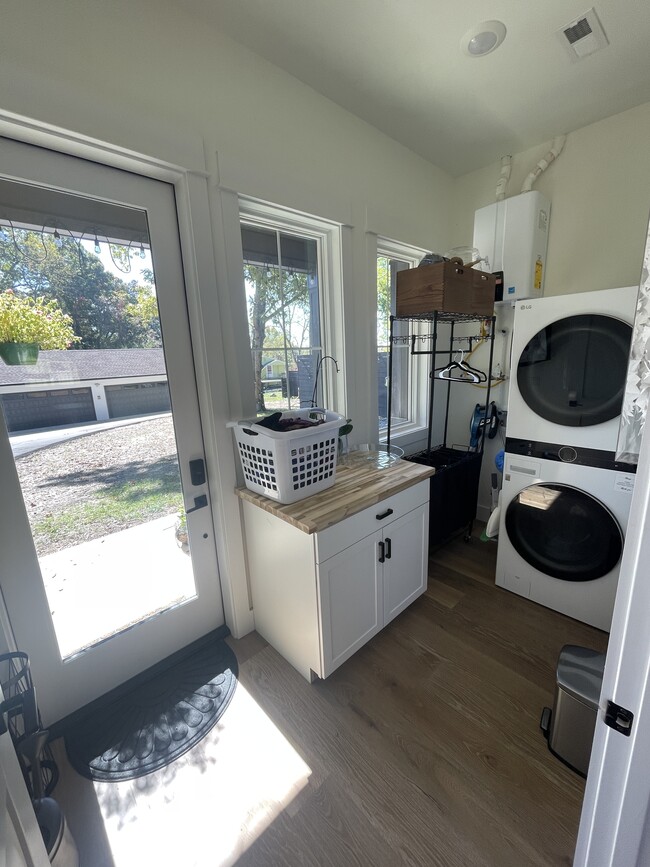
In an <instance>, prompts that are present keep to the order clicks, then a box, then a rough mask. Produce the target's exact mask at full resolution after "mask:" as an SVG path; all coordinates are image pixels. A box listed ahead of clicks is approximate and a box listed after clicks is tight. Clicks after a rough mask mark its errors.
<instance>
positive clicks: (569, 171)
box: [449, 103, 650, 517]
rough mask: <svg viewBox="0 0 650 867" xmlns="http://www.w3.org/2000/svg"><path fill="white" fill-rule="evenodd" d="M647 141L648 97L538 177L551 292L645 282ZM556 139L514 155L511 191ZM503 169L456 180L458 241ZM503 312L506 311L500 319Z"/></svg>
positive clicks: (582, 135)
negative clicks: (546, 207)
mask: <svg viewBox="0 0 650 867" xmlns="http://www.w3.org/2000/svg"><path fill="white" fill-rule="evenodd" d="M560 132H562V131H561V130H558V133H560ZM648 140H650V103H646V104H645V105H642V106H639V107H637V108H634V109H630V110H629V111H625V112H622V113H621V114H617V115H614V116H613V117H610V118H607V119H605V120H603V121H600V122H599V123H595V124H592V125H591V126H588V127H584V128H583V129H579V130H577V131H576V132H572V133H571V134H570V135H569V136H568V137H567V140H566V144H565V147H564V150H563V152H562V154H561V155H560V156H559V158H558V159H557V161H556V162H554V163H552V164H551V166H550V167H549V168H548V170H547V171H546V172H545V173H544V174H543V175H541V177H540V178H539V180H538V181H537V183H536V184H535V187H534V188H535V189H537V190H539V191H540V192H541V193H543V194H544V195H545V196H547V197H548V198H549V199H550V201H551V221H550V230H549V242H548V255H547V262H546V277H545V287H544V294H545V295H563V294H566V293H570V292H587V291H590V290H594V289H609V288H612V287H615V286H635V285H638V284H639V278H640V274H641V265H642V260H643V251H644V247H645V238H646V232H647V225H648V213H649V211H650V149H648V147H647V145H646V142H647V141H648ZM550 145H551V142H542V143H541V144H540V145H539V146H538V147H535V148H531V149H530V150H527V151H524V152H522V153H518V154H514V155H513V167H512V175H511V178H510V183H509V185H508V189H507V195H516V194H517V193H519V191H520V190H521V185H522V183H523V180H524V178H525V177H526V175H527V174H528V173H529V172H530V171H531V170H532V169H533V168H534V167H535V166H536V164H537V162H538V160H539V159H540V158H541V157H543V156H544V155H545V154H546V153H547V151H548V149H549V147H550ZM499 173H500V161H499V162H496V163H494V164H492V165H489V166H486V167H485V168H483V169H480V170H479V171H475V172H472V173H470V174H467V175H464V176H463V177H461V178H458V179H457V180H456V181H455V183H454V192H453V208H452V214H451V222H450V227H449V231H450V239H451V244H452V245H453V246H459V245H467V244H469V245H471V242H472V235H473V225H474V212H475V210H476V209H477V208H481V207H483V206H484V205H487V204H490V203H491V202H493V201H494V200H495V191H496V183H497V180H498V178H499ZM505 316H506V314H505V312H504V311H501V313H500V318H501V320H502V321H503V320H504V317H505ZM503 327H504V328H505V329H506V332H507V333H506V334H505V335H504V336H500V337H499V338H498V345H497V358H499V357H502V355H503V351H504V350H503V344H504V342H505V343H508V342H509V339H510V333H509V325H508V323H507V322H505V324H504V326H503ZM494 398H495V400H497V402H498V403H499V405H500V406H501V405H502V406H504V407H505V405H506V403H507V385H506V386H501V387H500V388H499V389H497V390H496V391H495V394H494ZM475 402H476V393H475V390H474V389H467V390H465V391H464V392H463V393H459V392H458V391H457V393H456V400H455V402H454V409H455V412H454V419H453V424H452V430H453V432H454V435H455V437H456V438H457V439H458V441H459V442H463V441H464V442H466V441H467V435H466V433H465V431H466V426H467V422H468V419H469V416H470V413H471V411H472V409H473V406H474V403H475ZM463 437H465V439H464V440H463ZM493 469H494V464H493V461H492V457H491V455H489V454H488V455H486V459H485V461H484V464H483V477H482V482H481V493H480V497H479V503H480V504H481V506H482V507H483V508H482V510H480V514H481V516H482V517H484V516H485V509H486V508H487V507H488V505H489V490H490V488H489V474H490V473H491V472H492V471H493Z"/></svg>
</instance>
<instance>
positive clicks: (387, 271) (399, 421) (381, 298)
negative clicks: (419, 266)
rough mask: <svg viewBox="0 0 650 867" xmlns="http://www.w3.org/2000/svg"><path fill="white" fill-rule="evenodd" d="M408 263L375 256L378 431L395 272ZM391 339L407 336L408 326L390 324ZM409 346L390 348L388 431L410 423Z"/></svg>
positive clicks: (384, 404) (384, 411) (383, 420)
mask: <svg viewBox="0 0 650 867" xmlns="http://www.w3.org/2000/svg"><path fill="white" fill-rule="evenodd" d="M409 267H410V265H409V263H408V262H403V261H401V260H399V259H394V258H391V257H388V256H382V255H380V256H378V257H377V393H378V398H379V431H380V433H381V432H382V431H384V430H386V427H387V422H388V356H389V345H388V343H389V337H390V316H391V313H394V312H395V296H396V286H397V273H398V271H403V270H404V269H405V268H409ZM393 330H394V335H393V336H394V337H395V336H398V337H399V336H400V335H405V336H408V323H407V322H395V323H394V329H393ZM409 359H410V346H409V343H408V342H407V341H404V342H398V343H396V344H395V345H394V346H393V386H392V406H391V416H392V417H391V429H394V428H396V427H399V426H400V425H404V424H409V423H410V422H411V420H412V419H411V415H412V413H411V407H410V392H411V387H410V363H409Z"/></svg>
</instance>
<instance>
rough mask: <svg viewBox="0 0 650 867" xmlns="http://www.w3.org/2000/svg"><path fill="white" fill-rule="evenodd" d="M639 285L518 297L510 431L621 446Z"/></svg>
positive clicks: (510, 433)
mask: <svg viewBox="0 0 650 867" xmlns="http://www.w3.org/2000/svg"><path fill="white" fill-rule="evenodd" d="M637 293H638V287H636V286H626V287H623V288H619V289H603V290H599V291H596V292H581V293H577V294H574V295H558V296H553V297H546V298H532V299H529V300H524V301H517V302H516V303H515V315H514V324H513V330H512V364H511V377H510V391H509V396H508V422H507V435H508V436H509V437H514V438H516V439H532V440H538V441H542V442H547V443H554V444H557V445H568V446H573V447H576V448H589V449H600V450H603V451H607V452H614V451H615V450H616V443H617V439H618V428H619V420H620V413H621V405H622V403H623V394H624V390H625V381H626V377H627V365H628V357H629V353H630V342H631V339H632V325H633V323H634V314H635V309H636V298H637Z"/></svg>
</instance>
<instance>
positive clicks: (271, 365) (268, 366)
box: [262, 358, 287, 379]
mask: <svg viewBox="0 0 650 867" xmlns="http://www.w3.org/2000/svg"><path fill="white" fill-rule="evenodd" d="M286 367H287V366H286V364H285V363H284V361H282V360H281V359H279V358H269V359H267V360H264V359H262V379H280V377H281V376H283V375H284V371H285V370H286Z"/></svg>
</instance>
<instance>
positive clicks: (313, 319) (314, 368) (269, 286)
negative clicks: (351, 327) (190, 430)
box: [240, 203, 342, 414]
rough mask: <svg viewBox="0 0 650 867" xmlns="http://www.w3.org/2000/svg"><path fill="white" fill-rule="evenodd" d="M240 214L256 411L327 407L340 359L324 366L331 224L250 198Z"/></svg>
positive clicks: (333, 231) (332, 399) (333, 400)
mask: <svg viewBox="0 0 650 867" xmlns="http://www.w3.org/2000/svg"><path fill="white" fill-rule="evenodd" d="M240 213H241V238H242V251H243V259H244V284H245V291H246V302H247V312H248V327H249V338H250V346H251V353H252V358H253V377H254V389H255V403H256V408H257V412H258V413H260V414H266V413H270V412H277V411H284V410H289V409H297V408H299V407H310V406H324V405H327V406H328V407H332V406H334V405H335V403H336V401H337V398H336V383H335V378H336V377H335V374H336V372H337V369H340V364H338V362H337V363H336V364H335V363H334V361H333V359H332V361H331V362H329V363H327V364H325V363H323V362H324V361H325V356H326V354H327V353H326V350H325V349H324V343H325V340H324V338H323V333H324V332H327V330H328V323H329V320H330V318H331V317H330V316H329V315H328V311H329V309H330V307H331V306H332V305H331V303H330V304H328V303H327V299H326V298H324V295H325V293H324V292H323V289H322V287H323V281H324V278H325V277H326V276H327V275H328V272H329V270H330V268H329V267H328V264H330V255H331V247H332V241H333V240H335V237H333V236H336V232H337V227H333V226H331V225H330V224H325V223H322V222H320V221H318V220H316V219H314V218H308V217H303V216H302V215H295V214H290V212H286V211H284V210H283V209H279V208H278V209H274V208H272V207H271V206H265V205H258V204H257V203H247V204H242V206H241V211H240ZM332 282H334V283H335V282H336V281H332ZM334 294H335V293H334ZM330 301H331V299H330ZM338 361H339V362H342V358H341V357H340V356H339V358H338ZM339 390H340V389H339Z"/></svg>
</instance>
